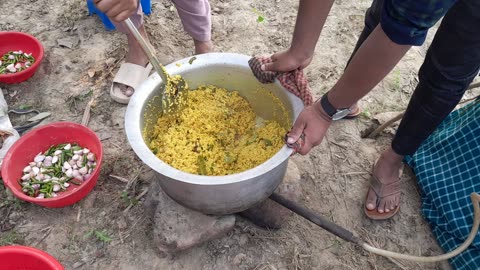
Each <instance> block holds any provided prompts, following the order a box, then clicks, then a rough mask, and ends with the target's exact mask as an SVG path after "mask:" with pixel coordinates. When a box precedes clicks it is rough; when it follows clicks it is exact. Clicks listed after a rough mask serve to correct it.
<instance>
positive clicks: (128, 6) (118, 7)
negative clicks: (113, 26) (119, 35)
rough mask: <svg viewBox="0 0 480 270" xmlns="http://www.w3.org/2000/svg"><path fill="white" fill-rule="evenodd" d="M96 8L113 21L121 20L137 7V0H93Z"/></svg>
mask: <svg viewBox="0 0 480 270" xmlns="http://www.w3.org/2000/svg"><path fill="white" fill-rule="evenodd" d="M94 2H95V5H96V6H97V8H98V9H99V10H100V11H101V12H103V13H105V14H106V15H107V16H108V17H109V18H110V19H111V20H112V21H114V22H117V23H119V22H123V21H125V20H126V19H127V18H129V17H130V16H131V15H132V14H133V13H135V11H136V10H137V7H138V0H94Z"/></svg>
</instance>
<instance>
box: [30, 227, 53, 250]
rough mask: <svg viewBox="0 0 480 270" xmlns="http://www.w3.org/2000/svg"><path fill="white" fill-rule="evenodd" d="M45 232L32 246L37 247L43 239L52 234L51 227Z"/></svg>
mask: <svg viewBox="0 0 480 270" xmlns="http://www.w3.org/2000/svg"><path fill="white" fill-rule="evenodd" d="M45 230H46V232H45V234H44V235H43V236H42V238H40V240H38V241H37V243H35V245H34V246H38V244H40V243H41V242H42V241H43V240H45V238H47V236H48V235H49V234H50V233H51V232H52V227H48V228H46V229H45Z"/></svg>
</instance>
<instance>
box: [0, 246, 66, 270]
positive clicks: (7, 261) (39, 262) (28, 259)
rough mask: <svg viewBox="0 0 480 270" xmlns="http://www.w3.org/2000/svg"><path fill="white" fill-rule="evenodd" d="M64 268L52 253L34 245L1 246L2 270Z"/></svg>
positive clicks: (61, 269)
mask: <svg viewBox="0 0 480 270" xmlns="http://www.w3.org/2000/svg"><path fill="white" fill-rule="evenodd" d="M39 269H41V270H64V269H65V268H63V266H62V265H61V264H60V263H59V262H58V261H57V260H55V258H53V257H52V256H51V255H50V254H48V253H46V252H43V251H41V250H38V249H36V248H32V247H25V246H6V247H0V270H39Z"/></svg>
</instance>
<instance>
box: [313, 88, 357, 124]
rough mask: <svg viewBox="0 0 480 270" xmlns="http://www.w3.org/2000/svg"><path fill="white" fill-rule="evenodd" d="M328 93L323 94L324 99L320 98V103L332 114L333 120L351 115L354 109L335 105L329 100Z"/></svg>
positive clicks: (329, 114)
mask: <svg viewBox="0 0 480 270" xmlns="http://www.w3.org/2000/svg"><path fill="white" fill-rule="evenodd" d="M327 94H328V93H326V94H325V95H323V97H322V99H321V100H320V105H321V106H322V108H323V110H324V111H325V112H326V113H327V114H328V116H330V118H331V119H332V120H334V121H335V120H340V119H342V118H344V117H345V116H347V115H349V114H350V113H351V112H352V110H350V108H343V109H337V108H335V107H333V105H332V104H331V103H330V101H328V97H327Z"/></svg>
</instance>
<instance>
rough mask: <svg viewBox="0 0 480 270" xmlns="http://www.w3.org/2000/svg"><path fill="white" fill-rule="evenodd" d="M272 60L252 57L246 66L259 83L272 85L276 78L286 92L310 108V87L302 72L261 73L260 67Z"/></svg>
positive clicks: (311, 101)
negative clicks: (248, 66)
mask: <svg viewBox="0 0 480 270" xmlns="http://www.w3.org/2000/svg"><path fill="white" fill-rule="evenodd" d="M271 62H272V59H270V57H259V56H256V57H252V58H251V59H250V60H249V61H248V64H249V65H250V68H251V69H252V72H253V75H255V77H256V78H257V79H258V80H259V81H260V82H261V83H273V82H274V81H275V78H277V79H278V80H279V81H280V83H281V84H282V85H283V87H285V88H286V89H287V90H288V91H290V92H291V93H293V94H294V95H296V96H297V97H299V98H300V99H301V100H302V101H303V104H304V105H305V106H310V105H312V103H313V98H312V92H311V91H310V86H308V80H307V78H305V75H304V74H303V71H301V70H300V69H297V70H294V71H290V72H285V73H278V72H272V71H263V70H262V68H261V67H262V65H263V64H266V63H271Z"/></svg>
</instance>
